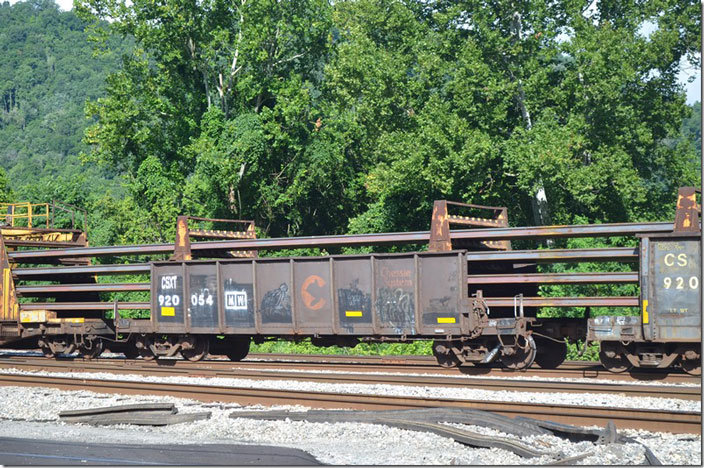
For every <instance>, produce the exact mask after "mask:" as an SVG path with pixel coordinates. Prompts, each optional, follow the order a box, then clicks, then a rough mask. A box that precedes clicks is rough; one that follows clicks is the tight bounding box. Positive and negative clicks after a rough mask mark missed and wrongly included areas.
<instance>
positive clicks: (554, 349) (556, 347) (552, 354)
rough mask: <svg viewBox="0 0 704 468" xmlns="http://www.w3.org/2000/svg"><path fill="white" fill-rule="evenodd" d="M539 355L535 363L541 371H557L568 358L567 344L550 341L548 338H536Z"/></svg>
mask: <svg viewBox="0 0 704 468" xmlns="http://www.w3.org/2000/svg"><path fill="white" fill-rule="evenodd" d="M535 341H536V346H537V347H538V349H537V351H538V353H537V354H536V355H535V363H536V364H537V365H539V366H540V368H541V369H556V368H558V367H560V364H562V363H563V362H565V359H566V358H567V343H565V342H561V343H558V342H556V341H552V340H548V339H546V338H542V339H541V338H539V337H538V338H536V340H535Z"/></svg>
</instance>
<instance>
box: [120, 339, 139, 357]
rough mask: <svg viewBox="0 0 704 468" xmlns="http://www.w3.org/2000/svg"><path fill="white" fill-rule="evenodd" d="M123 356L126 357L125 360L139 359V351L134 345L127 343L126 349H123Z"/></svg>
mask: <svg viewBox="0 0 704 468" xmlns="http://www.w3.org/2000/svg"><path fill="white" fill-rule="evenodd" d="M122 354H124V355H125V359H137V358H138V357H139V350H138V349H137V348H135V347H134V343H126V344H125V347H124V348H122Z"/></svg>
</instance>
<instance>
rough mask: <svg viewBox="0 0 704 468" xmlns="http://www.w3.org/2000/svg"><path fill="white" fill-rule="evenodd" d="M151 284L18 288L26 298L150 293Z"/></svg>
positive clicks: (88, 284) (48, 285)
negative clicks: (106, 293)
mask: <svg viewBox="0 0 704 468" xmlns="http://www.w3.org/2000/svg"><path fill="white" fill-rule="evenodd" d="M149 288H150V284H149V283H117V284H115V283H84V284H47V285H38V286H17V288H16V289H17V293H18V294H19V295H20V296H24V297H28V296H31V297H39V296H47V295H53V294H62V293H75V292H127V291H149Z"/></svg>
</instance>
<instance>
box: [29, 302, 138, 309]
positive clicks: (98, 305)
mask: <svg viewBox="0 0 704 468" xmlns="http://www.w3.org/2000/svg"><path fill="white" fill-rule="evenodd" d="M116 304H117V308H118V309H119V310H147V309H150V308H151V305H150V304H149V302H117V303H115V302H30V303H26V304H20V310H113V309H114V308H115V305H116Z"/></svg>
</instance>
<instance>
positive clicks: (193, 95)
mask: <svg viewBox="0 0 704 468" xmlns="http://www.w3.org/2000/svg"><path fill="white" fill-rule="evenodd" d="M76 8H77V10H78V12H79V14H80V15H81V16H82V17H83V18H86V19H88V20H91V21H95V22H97V21H99V20H100V19H106V18H109V17H110V18H113V19H114V21H113V22H112V23H111V28H112V30H113V31H115V32H117V33H120V34H123V35H125V36H129V35H132V36H134V37H135V39H136V41H137V44H138V45H139V47H140V48H139V49H137V50H136V51H135V53H134V54H132V55H131V56H129V57H125V59H124V62H123V68H122V70H121V71H120V72H118V73H116V74H113V75H112V76H111V77H110V79H109V86H108V90H107V93H108V96H107V97H106V98H104V99H99V100H97V101H94V102H91V103H90V104H89V106H88V113H89V114H90V115H93V116H95V117H96V118H97V123H96V124H95V125H93V126H92V127H90V128H89V129H88V130H87V132H86V142H87V143H89V144H90V145H92V151H91V153H90V154H89V155H88V159H91V160H95V161H99V162H101V163H104V164H106V165H108V166H109V167H114V168H118V169H119V170H120V171H123V172H124V173H126V174H127V176H128V177H129V179H130V181H131V182H130V184H129V189H130V193H131V194H132V195H133V198H134V200H135V201H136V202H137V204H138V205H139V206H141V207H142V208H144V209H147V210H148V211H150V212H151V213H152V216H153V217H154V218H155V219H160V220H161V219H163V220H164V223H165V222H166V221H167V219H168V218H171V219H172V215H174V214H176V213H179V212H190V213H197V214H203V215H216V216H238V217H247V218H255V219H257V221H258V222H259V223H260V224H263V225H264V226H265V227H266V229H267V230H268V231H271V232H273V233H277V234H281V233H283V232H299V231H300V229H301V225H302V220H303V218H304V217H305V216H306V214H307V213H306V212H305V211H306V210H308V211H310V209H308V207H309V206H310V205H311V200H310V197H306V196H307V195H309V194H310V192H311V191H314V190H312V189H311V185H316V186H321V185H322V186H324V183H322V184H321V183H320V182H321V181H319V180H317V178H318V176H320V175H324V174H327V173H328V171H327V169H328V168H329V164H330V161H329V158H328V157H327V155H326V154H325V151H324V145H323V144H319V145H318V148H319V149H318V150H315V147H316V145H315V144H314V143H313V142H312V141H310V140H311V139H312V137H311V134H312V133H313V131H314V130H316V127H315V112H313V111H312V109H313V107H314V103H315V99H316V95H317V94H318V92H317V87H318V84H319V81H320V80H321V77H322V75H321V70H322V66H323V64H324V61H325V57H326V54H327V50H328V47H329V38H328V35H329V30H330V20H329V5H328V4H327V2H324V1H322V0H310V1H304V2H300V1H290V2H289V1H287V2H276V1H273V0H272V1H257V2H253V1H246V0H245V1H243V0H240V1H238V2H234V3H228V2H219V1H211V2H200V3H196V2H191V1H185V0H173V1H167V2H163V3H160V4H156V3H154V2H153V1H146V0H140V1H135V2H130V4H129V5H128V4H126V3H124V2H121V1H113V0H107V1H105V0H86V1H80V2H77V4H76ZM99 32H100V31H99ZM96 37H98V35H96ZM311 119H313V120H311ZM252 145H253V146H252ZM250 149H254V150H255V151H254V152H250V151H249V150H250ZM256 150H258V151H256ZM319 163H320V164H323V165H327V166H326V167H324V168H320V169H318V170H315V169H314V168H315V166H316V165H318V164H319ZM333 163H334V161H333ZM311 170H312V172H313V174H311ZM311 178H315V179H316V180H315V181H314V182H313V183H311V181H310V179H311ZM323 192H324V193H325V196H327V195H329V193H327V191H323ZM331 217H332V215H329V216H328V218H331ZM286 218H288V219H286ZM172 222H173V221H172ZM158 224H160V225H162V226H164V224H163V223H162V222H161V221H159V223H158ZM331 227H333V226H330V225H328V226H327V228H331ZM164 229H165V230H164V231H163V233H164V236H165V237H168V236H169V234H170V231H169V230H168V229H166V228H164Z"/></svg>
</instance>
